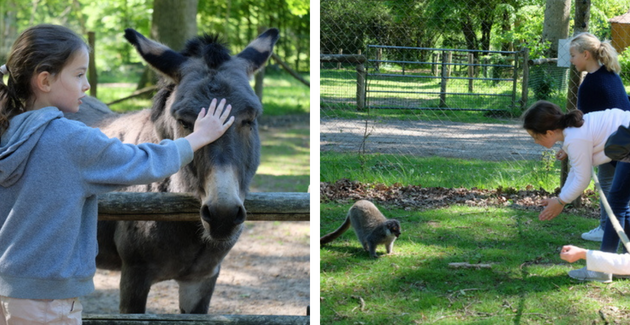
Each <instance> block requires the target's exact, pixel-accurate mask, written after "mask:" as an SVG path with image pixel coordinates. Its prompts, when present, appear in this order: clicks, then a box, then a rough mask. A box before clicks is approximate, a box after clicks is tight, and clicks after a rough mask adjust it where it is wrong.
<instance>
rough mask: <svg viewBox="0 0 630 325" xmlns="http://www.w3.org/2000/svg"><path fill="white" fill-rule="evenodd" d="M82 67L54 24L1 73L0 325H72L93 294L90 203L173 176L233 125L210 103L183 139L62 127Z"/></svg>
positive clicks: (83, 85)
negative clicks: (143, 140) (129, 137)
mask: <svg viewBox="0 0 630 325" xmlns="http://www.w3.org/2000/svg"><path fill="white" fill-rule="evenodd" d="M87 68H88V46H87V45H86V44H85V43H84V42H83V40H82V39H81V38H80V37H79V36H77V35H76V34H75V33H73V32H72V31H71V30H69V29H67V28H65V27H61V26H55V25H39V26H35V27H32V28H29V29H27V30H26V31H24V32H23V33H22V34H21V35H20V36H19V37H18V39H17V40H16V41H15V43H14V45H13V47H12V49H11V53H10V54H9V58H8V61H7V63H6V65H3V66H2V67H0V72H1V73H2V75H6V77H7V79H8V82H7V84H6V85H4V84H3V83H1V82H0V104H1V106H0V135H1V138H0V185H1V186H0V198H1V199H0V225H1V226H0V324H5V321H6V322H9V324H11V323H12V322H17V323H20V324H46V323H49V322H55V323H56V324H59V323H62V324H80V323H81V310H82V308H81V305H80V303H79V302H78V300H77V297H79V296H83V295H86V294H88V293H90V292H91V291H93V290H94V284H93V281H92V277H93V275H94V272H95V271H96V267H95V257H96V254H97V241H96V224H97V222H96V221H97V198H96V196H97V195H98V194H101V193H105V192H108V191H113V190H116V189H118V188H120V187H124V186H128V185H132V184H146V183H151V182H154V181H157V180H160V179H163V178H165V177H167V176H169V175H171V174H173V173H175V172H177V171H178V170H179V169H180V168H181V167H182V166H184V165H186V164H188V163H190V162H191V161H192V159H193V152H194V151H195V150H197V149H199V148H201V147H203V146H205V145H206V144H208V143H211V142H213V141H215V140H216V139H217V138H219V137H220V136H221V135H222V134H223V133H224V132H225V131H226V130H227V129H228V128H229V127H230V125H231V124H232V123H233V121H234V117H230V119H229V120H228V116H229V114H230V111H231V106H229V105H228V106H227V107H226V108H225V110H224V106H225V101H224V100H222V101H221V102H220V103H219V104H218V107H217V101H216V100H213V101H212V103H211V104H210V106H209V108H208V110H207V112H206V110H205V109H201V112H200V114H199V116H198V117H197V121H196V122H195V125H194V132H193V133H192V134H190V135H189V136H187V137H186V138H181V139H177V140H174V141H171V140H164V141H162V142H161V143H160V144H159V145H158V144H150V143H147V144H141V145H138V146H136V145H130V144H123V143H121V142H120V141H119V140H118V139H109V138H108V137H106V136H105V135H104V134H103V133H101V132H100V131H99V130H98V129H94V128H90V127H87V126H85V125H84V124H82V123H80V122H76V121H70V120H67V119H65V118H63V113H62V112H76V111H77V110H78V109H79V105H80V104H81V99H82V98H83V97H84V96H85V94H84V93H85V92H86V91H87V90H88V89H89V88H90V85H89V83H88V82H87V79H86V76H85V74H86V71H87ZM2 75H0V77H2ZM1 80H2V79H0V81H1Z"/></svg>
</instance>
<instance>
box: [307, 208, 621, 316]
mask: <svg viewBox="0 0 630 325" xmlns="http://www.w3.org/2000/svg"><path fill="white" fill-rule="evenodd" d="M349 206H350V204H336V203H325V204H321V233H322V235H323V234H325V233H328V232H330V231H332V230H334V229H336V228H337V227H338V226H339V225H340V224H341V222H342V221H343V219H344V218H345V214H346V212H347V209H348V208H349ZM381 211H382V212H383V213H384V214H385V215H386V216H388V217H390V218H392V217H396V218H397V219H399V220H400V221H401V227H402V231H403V232H402V235H401V236H400V238H399V239H398V240H397V241H396V242H395V244H394V254H392V255H382V254H384V253H385V251H384V247H382V246H381V247H379V249H377V253H378V254H381V257H380V258H378V259H371V258H369V256H368V253H366V252H364V251H363V250H362V248H361V246H360V245H359V243H358V241H357V240H356V237H355V235H354V234H353V233H352V231H351V230H350V231H348V232H346V234H344V236H342V237H341V238H340V239H337V240H336V241H334V242H332V243H330V244H328V245H327V246H325V247H324V248H322V249H320V255H321V263H320V266H321V277H320V285H321V322H322V324H324V323H334V324H420V323H437V324H591V323H603V321H602V318H601V316H600V312H601V313H603V314H604V315H606V317H607V319H608V321H609V322H616V323H628V322H630V300H629V299H627V295H628V294H629V293H630V281H628V280H616V281H615V282H613V283H612V284H600V283H590V282H588V283H584V282H578V281H575V280H572V279H570V278H569V277H568V276H567V275H566V273H567V271H569V270H571V269H575V268H580V267H582V266H584V263H583V262H578V263H575V264H573V265H571V264H568V263H566V262H564V261H562V260H561V259H560V258H559V257H558V253H559V249H560V247H561V246H562V245H565V244H577V245H580V246H583V247H587V248H591V249H597V248H598V247H599V245H598V243H593V242H585V241H583V240H581V239H580V234H581V233H582V232H584V231H587V230H590V229H591V228H593V226H594V225H595V223H596V222H597V221H596V220H593V219H586V218H584V217H581V216H578V215H566V214H563V215H561V216H559V217H557V218H556V219H554V220H552V221H549V222H541V221H539V220H538V219H537V216H538V213H537V212H528V211H522V210H514V209H510V208H472V207H463V206H452V207H449V208H446V209H438V210H427V211H406V210H400V209H393V208H392V209H390V208H386V207H381ZM455 262H467V263H471V264H476V263H489V264H491V265H492V267H491V269H454V268H450V267H449V266H448V265H449V263H455ZM361 299H362V300H363V302H364V305H363V306H362V305H361Z"/></svg>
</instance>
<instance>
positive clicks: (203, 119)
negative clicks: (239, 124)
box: [186, 98, 234, 151]
mask: <svg viewBox="0 0 630 325" xmlns="http://www.w3.org/2000/svg"><path fill="white" fill-rule="evenodd" d="M224 107H225V99H222V100H221V101H220V102H219V105H218V106H217V100H216V98H215V99H213V100H212V102H211V103H210V107H208V110H207V111H206V109H205V108H202V109H201V111H200V112H199V115H198V116H197V120H196V121H195V126H194V131H193V133H191V134H189V135H188V136H187V137H186V139H187V140H188V142H190V146H191V147H192V148H193V151H197V150H198V149H199V148H201V147H203V146H205V145H207V144H210V143H212V142H214V141H216V140H217V139H218V138H220V137H221V136H222V135H223V134H224V133H225V131H227V129H228V128H229V127H230V126H231V125H232V123H234V116H230V113H231V112H232V106H231V105H227V107H225V109H224ZM228 117H229V120H228Z"/></svg>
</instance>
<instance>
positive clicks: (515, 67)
mask: <svg viewBox="0 0 630 325" xmlns="http://www.w3.org/2000/svg"><path fill="white" fill-rule="evenodd" d="M513 70H514V71H513V74H512V76H513V78H514V83H513V84H512V109H514V110H515V109H516V106H517V105H516V84H517V82H518V52H514V68H513Z"/></svg>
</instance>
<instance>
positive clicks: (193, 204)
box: [83, 192, 310, 325]
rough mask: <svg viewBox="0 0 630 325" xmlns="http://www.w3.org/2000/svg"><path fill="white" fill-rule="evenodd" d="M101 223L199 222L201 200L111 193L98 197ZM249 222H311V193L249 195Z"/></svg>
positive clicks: (272, 319) (240, 324) (103, 321)
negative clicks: (102, 221) (136, 221)
mask: <svg viewBox="0 0 630 325" xmlns="http://www.w3.org/2000/svg"><path fill="white" fill-rule="evenodd" d="M98 207H99V220H159V221H196V220H199V209H200V204H199V200H198V199H197V198H195V197H194V196H193V195H191V194H188V193H136V192H112V193H108V194H105V195H102V196H99V202H98ZM245 209H246V210H247V220H250V221H251V220H254V221H309V220H310V195H309V193H250V194H248V195H247V197H246V198H245ZM305 314H306V316H276V315H188V314H182V315H153V314H120V315H119V314H114V315H91V314H86V315H83V324H84V325H114V324H116V325H132V324H133V325H139V324H143V325H144V324H146V325H166V324H169V325H170V324H191V325H201V324H204V325H209V324H212V325H214V324H216V325H223V324H230V325H258V324H261V325H262V324H279V325H285V324H286V325H288V324H310V316H309V314H310V313H309V311H308V306H305Z"/></svg>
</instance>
